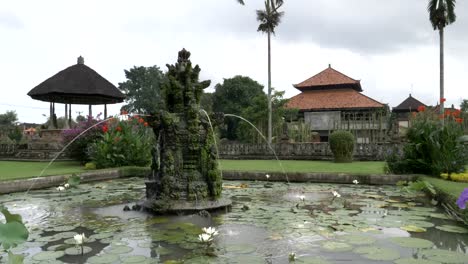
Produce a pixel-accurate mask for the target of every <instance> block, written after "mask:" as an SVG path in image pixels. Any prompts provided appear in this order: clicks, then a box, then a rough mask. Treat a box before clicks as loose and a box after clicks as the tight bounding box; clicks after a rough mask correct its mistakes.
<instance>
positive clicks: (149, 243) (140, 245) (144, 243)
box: [138, 241, 153, 248]
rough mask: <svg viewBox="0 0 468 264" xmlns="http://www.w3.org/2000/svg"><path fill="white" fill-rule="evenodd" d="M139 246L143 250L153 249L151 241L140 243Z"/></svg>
mask: <svg viewBox="0 0 468 264" xmlns="http://www.w3.org/2000/svg"><path fill="white" fill-rule="evenodd" d="M138 246H139V247H141V248H151V247H152V246H153V243H151V241H146V242H140V243H138Z"/></svg>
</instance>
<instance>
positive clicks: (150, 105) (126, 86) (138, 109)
mask: <svg viewBox="0 0 468 264" xmlns="http://www.w3.org/2000/svg"><path fill="white" fill-rule="evenodd" d="M125 77H126V78H127V80H126V81H125V82H122V83H119V89H120V90H121V91H122V92H123V93H124V94H125V95H126V96H127V98H126V99H125V102H126V103H127V104H126V105H124V106H123V107H122V108H123V109H124V110H125V111H127V112H129V113H138V114H149V113H151V112H156V111H157V110H158V109H160V107H161V104H162V101H161V98H162V95H161V88H162V86H163V84H164V83H165V82H166V76H165V74H164V73H163V72H162V71H161V70H160V69H159V67H158V66H151V67H144V66H139V67H136V66H134V67H133V68H131V69H130V70H125Z"/></svg>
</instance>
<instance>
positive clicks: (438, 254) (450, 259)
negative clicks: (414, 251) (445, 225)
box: [421, 249, 468, 264]
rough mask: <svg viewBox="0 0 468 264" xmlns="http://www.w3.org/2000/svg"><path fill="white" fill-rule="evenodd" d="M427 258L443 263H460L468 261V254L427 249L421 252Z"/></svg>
mask: <svg viewBox="0 0 468 264" xmlns="http://www.w3.org/2000/svg"><path fill="white" fill-rule="evenodd" d="M421 255H423V256H424V257H425V258H427V259H429V260H432V261H439V262H442V263H450V264H459V263H468V256H467V255H465V254H462V253H458V252H453V251H449V250H443V249H426V250H423V251H422V252H421Z"/></svg>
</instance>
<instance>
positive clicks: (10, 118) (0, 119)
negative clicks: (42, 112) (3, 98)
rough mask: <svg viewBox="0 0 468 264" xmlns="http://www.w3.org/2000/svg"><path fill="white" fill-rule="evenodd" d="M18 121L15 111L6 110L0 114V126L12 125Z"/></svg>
mask: <svg viewBox="0 0 468 264" xmlns="http://www.w3.org/2000/svg"><path fill="white" fill-rule="evenodd" d="M16 121H18V115H17V114H16V111H6V112H5V114H0V126H13V125H14V124H15V122H16Z"/></svg>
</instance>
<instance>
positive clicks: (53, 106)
mask: <svg viewBox="0 0 468 264" xmlns="http://www.w3.org/2000/svg"><path fill="white" fill-rule="evenodd" d="M52 113H53V115H52V117H53V119H52V122H53V126H54V128H58V125H57V115H56V114H55V102H53V103H52Z"/></svg>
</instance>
